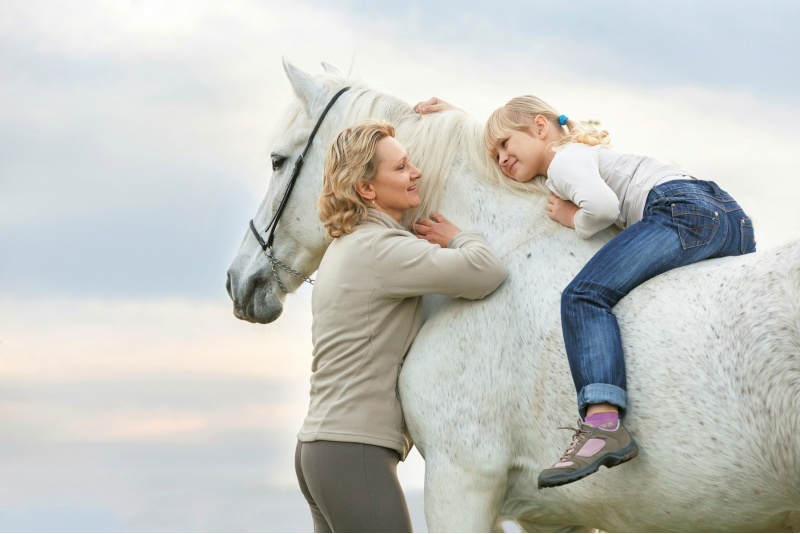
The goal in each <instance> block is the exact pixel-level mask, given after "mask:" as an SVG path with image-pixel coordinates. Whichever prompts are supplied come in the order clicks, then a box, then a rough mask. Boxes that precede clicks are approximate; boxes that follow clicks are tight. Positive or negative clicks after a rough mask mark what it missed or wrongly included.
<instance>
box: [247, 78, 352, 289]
mask: <svg viewBox="0 0 800 534" xmlns="http://www.w3.org/2000/svg"><path fill="white" fill-rule="evenodd" d="M348 89H350V88H349V87H344V88H342V89H340V90H339V92H338V93H336V94H335V95H333V98H331V100H330V102H328V105H327V106H325V109H324V110H323V111H322V115H320V117H319V120H317V124H316V125H315V126H314V129H313V130H311V135H310V136H309V137H308V142H307V143H306V147H305V148H304V149H303V152H302V153H301V154H300V156H299V157H298V158H297V161H295V163H294V169H292V175H291V177H290V178H289V185H287V186H286V191H285V192H284V193H283V198H281V203H280V204H279V205H278V209H277V210H275V213H274V214H273V215H272V219H270V221H269V225H268V226H267V228H266V229H265V230H264V231H265V232H267V231H268V232H269V235H268V236H267V240H266V241H264V238H262V237H261V235H260V234H259V233H258V230H256V226H255V224H253V219H250V230H251V231H252V232H253V235H254V236H256V239H257V240H258V244H259V245H261V250H263V251H264V254H266V255H267V259H268V260H269V262H270V264H271V265H272V275H273V276H274V277H275V281H277V282H278V285H279V286H280V288H281V289H282V290H283V292H284V293H288V292H289V291H288V290H287V289H286V286H284V285H283V282H281V279H280V276H278V271H277V269H276V268H275V267H276V266H277V267H280V268H281V269H283V270H285V271H286V272H288V273H289V274H291V275H292V276H295V277H297V278H299V279H301V280H303V281H304V282H308V283H309V284H312V285H313V284H314V280H312V279H311V278H309V277H308V276H304V275H302V274H301V273H299V272H297V271H296V270H294V269H292V268H291V267H289V266H288V265H286V264H285V263H283V262H282V261H280V260H278V259H277V258H275V256H273V254H272V241H273V240H274V238H275V230H276V229H277V228H278V221H279V220H280V218H281V215H283V210H284V209H286V204H287V203H288V202H289V196H290V195H291V194H292V190H293V189H294V184H295V183H296V182H297V178H298V177H299V176H300V170H301V169H302V168H303V161H304V159H305V157H306V153H307V152H308V149H309V148H311V143H312V141H314V136H315V135H317V130H319V127H320V125H321V124H322V120H323V119H324V118H325V115H327V114H328V111H329V110H330V109H331V107H332V106H333V104H334V103H336V101H337V100H338V99H339V97H340V96H342V94H343V93H344V92H345V91H347V90H348Z"/></svg>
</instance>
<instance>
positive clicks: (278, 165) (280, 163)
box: [272, 154, 286, 171]
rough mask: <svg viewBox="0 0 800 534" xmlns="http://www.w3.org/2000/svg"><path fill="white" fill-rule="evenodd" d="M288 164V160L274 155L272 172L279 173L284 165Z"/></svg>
mask: <svg viewBox="0 0 800 534" xmlns="http://www.w3.org/2000/svg"><path fill="white" fill-rule="evenodd" d="M285 162H286V158H285V157H284V156H279V155H278V154H273V155H272V170H273V171H277V170H278V169H280V168H281V167H282V166H283V164H284V163H285Z"/></svg>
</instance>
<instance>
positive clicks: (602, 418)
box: [583, 412, 619, 430]
mask: <svg viewBox="0 0 800 534" xmlns="http://www.w3.org/2000/svg"><path fill="white" fill-rule="evenodd" d="M583 422H584V423H586V424H587V425H589V426H593V427H596V428H602V429H603V430H616V428H617V425H618V424H619V414H618V413H617V412H599V413H595V414H592V415H590V416H589V417H587V418H586V419H584V421H583Z"/></svg>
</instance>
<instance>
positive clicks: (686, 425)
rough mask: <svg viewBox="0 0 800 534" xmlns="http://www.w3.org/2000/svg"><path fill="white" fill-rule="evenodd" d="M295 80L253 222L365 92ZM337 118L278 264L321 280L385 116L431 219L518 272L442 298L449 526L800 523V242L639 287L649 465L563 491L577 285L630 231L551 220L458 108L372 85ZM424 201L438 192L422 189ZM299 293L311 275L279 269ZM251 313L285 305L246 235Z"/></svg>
mask: <svg viewBox="0 0 800 534" xmlns="http://www.w3.org/2000/svg"><path fill="white" fill-rule="evenodd" d="M323 66H324V67H325V71H326V72H325V73H323V74H320V75H319V76H311V75H309V74H307V73H305V72H303V71H301V70H299V69H297V68H296V67H294V66H292V65H291V64H288V63H284V68H285V70H286V73H287V75H288V77H289V80H290V82H291V84H292V87H293V88H294V92H295V93H296V95H297V99H296V100H295V101H294V102H292V103H291V105H290V106H289V108H288V109H287V112H286V114H285V116H284V118H283V119H282V120H281V122H280V124H279V125H278V129H277V132H276V136H275V140H274V144H273V146H272V154H273V156H272V157H273V164H274V167H275V172H274V174H273V177H272V181H271V184H270V187H269V190H268V192H267V195H266V198H265V199H264V201H263V202H262V204H261V207H260V208H259V210H258V213H257V214H256V216H255V222H256V225H257V226H258V227H259V228H263V227H265V226H266V225H267V222H268V220H269V218H270V216H271V213H272V212H273V211H274V210H275V209H276V208H277V204H278V203H279V201H280V197H281V196H282V191H283V189H284V188H285V187H286V182H287V180H288V175H289V174H290V171H291V167H292V165H293V162H294V159H295V158H296V156H297V154H298V153H299V152H300V151H301V150H302V148H303V146H304V145H305V142H306V140H307V138H308V135H309V131H310V130H311V128H312V126H313V124H314V123H315V122H316V120H317V119H318V117H319V116H320V113H321V111H322V108H323V107H324V106H325V104H326V103H327V101H328V100H329V99H330V97H331V95H332V94H333V93H334V92H336V91H337V90H338V89H340V88H341V87H343V86H345V85H350V82H349V81H348V80H346V79H345V77H344V76H343V75H342V74H341V73H340V72H338V71H337V70H336V69H335V68H333V67H331V66H330V65H327V64H323ZM352 85H353V86H352V88H351V89H350V90H349V91H348V92H346V93H344V95H343V96H342V97H341V99H340V100H339V101H338V102H337V103H336V104H335V105H334V106H333V108H332V109H331V112H330V114H329V115H328V116H327V117H326V118H325V121H324V122H323V124H322V127H321V128H320V130H319V134H318V137H317V140H316V141H314V143H313V144H312V147H311V150H310V152H309V154H308V156H307V157H306V164H305V167H304V169H303V172H302V173H301V175H300V178H299V181H298V183H297V186H296V187H295V189H294V192H293V193H292V197H291V198H290V201H289V203H288V205H287V208H286V212H285V213H284V215H283V218H282V219H281V222H280V225H279V226H278V231H277V234H276V237H275V246H274V254H275V257H276V258H277V259H278V260H281V261H283V262H284V263H287V264H289V265H290V266H291V267H292V268H294V269H296V270H298V271H300V272H301V273H304V274H310V273H312V272H313V271H314V270H316V268H317V267H318V265H319V262H320V259H321V257H322V255H323V253H324V251H325V247H326V242H325V239H324V235H323V230H322V227H321V225H320V223H319V221H318V218H317V214H316V209H315V206H316V203H315V200H316V198H317V196H318V194H319V191H320V189H321V174H322V165H323V159H324V157H325V153H326V150H327V147H328V146H329V144H330V143H331V141H332V140H333V138H334V136H335V135H336V134H337V133H338V132H339V131H340V130H342V129H343V128H345V127H346V126H349V125H351V124H353V123H355V122H357V121H359V120H362V119H365V118H368V117H373V118H381V119H386V120H389V121H391V122H393V123H394V124H395V125H396V126H397V127H398V138H399V140H400V141H401V142H402V143H403V144H404V145H405V146H406V147H407V148H408V149H409V152H410V154H411V159H412V160H413V161H415V162H416V163H417V165H418V166H419V167H420V168H421V169H423V172H424V173H425V174H424V176H423V178H422V179H421V180H420V184H421V186H423V187H424V189H423V190H422V195H423V197H424V198H425V201H426V203H425V205H424V206H423V207H422V208H421V212H422V213H427V212H428V211H429V210H431V209H432V208H436V209H439V210H441V212H442V213H444V214H445V215H446V216H448V217H449V218H450V219H452V220H453V221H454V222H455V223H456V224H457V225H458V226H460V227H462V228H476V229H479V230H480V231H481V232H482V233H483V234H484V235H485V236H486V238H487V239H488V241H489V243H491V244H492V245H493V247H494V248H495V250H497V252H498V253H499V255H500V256H501V257H502V258H503V260H504V261H505V263H506V264H507V266H508V270H509V272H510V276H509V278H508V280H507V281H506V282H505V283H504V285H503V286H501V287H500V289H499V290H497V291H496V292H495V293H493V294H492V295H490V296H489V297H488V298H486V299H484V300H483V301H479V302H468V301H464V300H458V299H428V301H427V303H428V311H429V318H428V319H427V321H426V323H425V325H424V327H423V328H422V330H421V331H420V333H419V335H418V336H417V338H416V341H415V342H414V344H413V346H412V348H411V351H410V352H409V354H408V356H407V358H406V361H405V365H404V367H403V372H402V373H401V377H400V391H401V396H402V401H403V407H404V410H405V416H406V420H407V422H408V425H409V430H410V431H411V434H412V436H413V438H414V440H415V442H416V445H417V447H418V448H419V450H420V452H421V453H422V455H423V457H424V458H425V465H426V473H425V516H426V520H427V524H428V528H429V529H431V530H434V531H489V530H492V529H495V528H497V527H498V525H499V522H500V521H502V520H505V519H513V520H514V521H516V522H517V523H519V524H520V525H521V526H522V528H524V529H526V530H530V531H536V530H581V529H588V528H599V529H602V530H609V531H654V530H657V531H776V530H797V529H800V439H798V437H797V436H798V431H800V241H795V242H793V243H791V244H788V245H786V246H783V247H781V248H778V249H776V250H772V251H769V252H758V253H756V254H751V255H747V256H742V257H737V258H725V259H720V260H712V261H705V262H701V263H700V264H696V265H693V266H691V267H685V268H681V269H677V270H674V271H672V272H670V273H667V274H665V275H662V276H659V277H657V278H655V279H653V280H651V281H650V282H648V283H646V284H644V285H642V286H641V287H639V288H637V289H636V290H635V291H633V292H632V293H631V294H630V295H628V296H627V297H625V298H624V299H623V300H622V302H621V303H620V304H619V305H618V306H617V307H616V308H615V312H616V314H617V316H618V318H619V323H620V326H621V329H622V339H623V343H624V350H625V355H626V356H625V358H626V362H627V367H628V384H629V387H628V393H629V398H630V406H629V410H628V414H627V417H626V425H627V426H628V427H629V428H630V430H631V432H632V434H633V435H634V436H635V437H636V440H637V442H638V443H639V446H640V449H641V452H640V454H639V457H638V458H636V459H635V460H633V461H632V462H629V463H627V464H624V465H622V466H619V467H617V468H614V469H611V470H601V471H600V472H599V473H597V474H595V475H593V476H591V477H589V478H587V479H584V480H581V481H579V482H575V483H573V484H570V485H567V486H562V487H559V488H554V489H548V490H541V491H540V490H538V489H537V474H538V472H539V471H540V470H541V469H543V468H546V467H549V466H550V465H551V464H552V463H553V462H554V461H555V459H556V458H557V456H558V455H559V454H560V453H561V452H563V449H564V446H565V444H566V443H568V440H569V439H570V437H571V434H570V433H569V432H567V431H565V430H559V429H557V427H559V426H562V425H564V424H568V423H571V422H573V421H574V420H575V419H576V411H577V408H576V404H575V402H576V401H575V391H574V388H573V385H572V380H571V377H570V374H569V369H568V364H567V359H566V355H565V352H564V347H563V342H562V337H561V327H560V315H559V303H560V292H561V289H562V288H563V287H565V286H566V284H567V283H568V282H569V281H570V280H571V279H572V278H573V276H574V275H575V274H576V273H577V272H578V270H579V269H580V268H581V267H582V266H583V264H584V263H585V262H586V261H587V260H588V259H589V258H590V257H591V255H592V254H593V253H594V252H595V251H597V250H598V249H599V248H600V247H601V246H602V244H603V243H604V242H605V241H607V240H608V239H609V238H610V237H611V236H612V235H613V233H612V232H611V231H607V232H605V233H602V234H601V235H598V236H596V237H595V238H593V239H590V240H588V241H582V240H580V239H579V238H577V237H576V236H575V233H574V232H573V231H572V230H569V229H566V228H563V227H562V226H560V225H559V224H557V223H555V222H553V221H551V220H550V219H548V217H547V215H546V212H545V202H546V196H545V193H544V191H543V190H539V191H533V192H529V193H528V194H527V195H525V196H523V195H519V194H517V193H514V192H510V191H509V190H508V189H507V187H505V186H503V185H501V182H502V177H500V175H499V172H498V171H497V170H496V169H495V166H494V165H493V163H492V162H491V161H489V160H488V158H487V157H486V156H485V155H484V150H483V147H482V143H481V131H482V125H481V124H478V123H476V122H475V121H473V120H471V119H470V118H469V117H467V116H466V115H465V114H463V113H460V112H447V113H438V114H433V115H427V116H418V115H415V114H414V113H413V112H412V109H411V107H410V106H409V105H408V104H407V103H405V102H402V101H400V100H398V99H397V98H394V97H392V96H389V95H386V94H382V93H380V92H377V91H375V90H372V89H370V88H368V87H365V86H364V85H362V84H359V83H353V84H352ZM421 189H422V187H421ZM276 272H277V273H278V276H280V278H281V281H282V283H283V285H284V286H285V287H286V288H287V289H288V290H289V291H293V290H294V289H296V288H297V287H298V285H299V284H300V283H302V282H301V280H299V279H297V278H295V277H293V276H291V275H289V274H288V273H287V272H285V271H283V270H281V269H278V270H277V271H276ZM228 276H229V280H228V290H229V293H230V295H231V297H232V299H233V303H234V313H235V315H236V317H238V318H240V319H244V320H248V321H253V322H260V323H268V322H271V321H274V320H275V319H277V318H278V316H279V315H280V312H281V310H282V306H283V300H284V298H285V296H286V295H285V293H284V292H283V290H281V289H280V287H279V286H278V284H276V283H275V280H274V278H273V272H272V267H271V266H270V264H269V262H268V261H267V260H266V258H265V256H264V254H262V251H261V249H260V247H259V246H258V244H257V242H256V239H255V238H254V237H253V236H252V235H251V234H250V232H249V231H248V232H247V235H246V236H245V238H244V241H243V242H242V245H241V247H240V249H239V252H238V254H237V256H236V258H235V259H234V261H233V264H232V266H231V268H230V270H229V273H228Z"/></svg>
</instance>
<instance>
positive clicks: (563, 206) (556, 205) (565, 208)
mask: <svg viewBox="0 0 800 534" xmlns="http://www.w3.org/2000/svg"><path fill="white" fill-rule="evenodd" d="M578 209H580V208H578V206H576V205H575V204H573V203H572V202H570V201H569V200H564V199H563V198H558V197H557V196H555V195H550V198H548V199H547V215H548V216H549V217H550V218H551V219H553V220H554V221H556V222H557V223H559V224H561V225H563V226H566V227H567V228H575V213H576V212H577V211H578Z"/></svg>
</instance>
